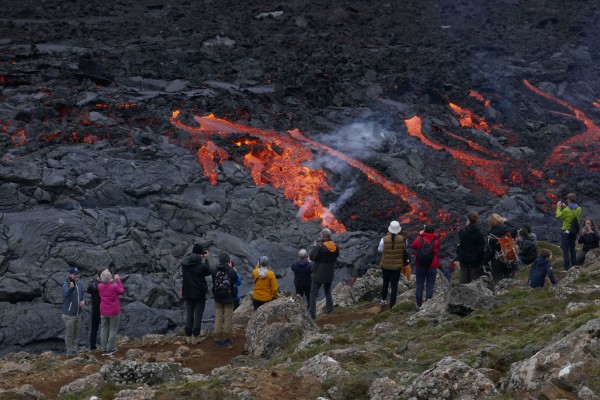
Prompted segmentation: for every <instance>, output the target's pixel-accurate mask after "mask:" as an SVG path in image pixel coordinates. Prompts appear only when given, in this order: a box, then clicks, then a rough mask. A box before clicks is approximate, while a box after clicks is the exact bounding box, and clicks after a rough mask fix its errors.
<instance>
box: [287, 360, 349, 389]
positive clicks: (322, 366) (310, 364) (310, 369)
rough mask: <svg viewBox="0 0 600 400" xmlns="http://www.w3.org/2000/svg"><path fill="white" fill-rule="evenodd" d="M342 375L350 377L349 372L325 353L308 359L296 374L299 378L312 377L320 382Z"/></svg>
mask: <svg viewBox="0 0 600 400" xmlns="http://www.w3.org/2000/svg"><path fill="white" fill-rule="evenodd" d="M340 375H349V372H348V371H346V370H344V369H343V368H342V367H341V365H340V363H339V362H337V361H336V360H335V359H333V358H332V357H330V356H329V355H327V354H325V353H321V354H317V355H316V356H314V357H312V358H310V359H308V360H307V361H305V362H304V363H303V364H302V366H301V367H300V368H299V369H298V371H297V372H296V376H297V377H300V378H306V377H310V378H313V379H316V380H318V381H319V382H326V381H327V380H328V379H331V378H334V377H336V376H340Z"/></svg>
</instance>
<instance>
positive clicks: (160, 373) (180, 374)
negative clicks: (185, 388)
mask: <svg viewBox="0 0 600 400" xmlns="http://www.w3.org/2000/svg"><path fill="white" fill-rule="evenodd" d="M100 373H101V374H102V377H103V378H104V380H105V381H108V382H112V383H115V384H117V385H132V384H140V383H144V384H147V385H150V386H154V385H160V384H163V383H174V382H182V381H184V380H185V376H186V375H192V373H193V372H192V370H190V369H189V368H183V367H182V365H181V364H179V363H158V362H156V363H142V362H137V361H130V360H124V361H112V362H109V363H107V364H104V365H103V366H102V368H100Z"/></svg>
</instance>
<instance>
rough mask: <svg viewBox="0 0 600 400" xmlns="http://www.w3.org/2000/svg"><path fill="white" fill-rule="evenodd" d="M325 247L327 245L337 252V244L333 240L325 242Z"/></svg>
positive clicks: (327, 247) (330, 250) (330, 249)
mask: <svg viewBox="0 0 600 400" xmlns="http://www.w3.org/2000/svg"><path fill="white" fill-rule="evenodd" d="M323 247H325V248H326V249H327V250H328V251H329V252H331V253H335V251H336V250H337V245H336V244H335V243H334V242H333V241H331V240H328V241H326V242H323Z"/></svg>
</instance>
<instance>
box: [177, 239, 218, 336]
mask: <svg viewBox="0 0 600 400" xmlns="http://www.w3.org/2000/svg"><path fill="white" fill-rule="evenodd" d="M208 257H209V254H208V251H207V250H205V249H204V247H203V246H202V245H201V244H198V243H196V244H194V247H193V248H192V253H191V254H189V255H188V256H187V257H186V258H185V259H184V260H183V261H182V262H181V275H182V289H181V296H182V298H183V300H184V302H185V328H184V329H185V336H186V342H187V343H188V344H198V343H199V341H200V330H201V326H202V314H204V308H205V306H206V293H207V292H208V285H207V284H206V278H205V277H206V276H209V275H210V274H211V272H212V271H211V270H210V265H209V263H208Z"/></svg>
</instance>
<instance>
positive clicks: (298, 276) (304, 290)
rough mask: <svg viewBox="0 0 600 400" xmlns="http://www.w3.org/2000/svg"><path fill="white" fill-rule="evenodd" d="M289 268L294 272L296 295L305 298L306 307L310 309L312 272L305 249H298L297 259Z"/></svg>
mask: <svg viewBox="0 0 600 400" xmlns="http://www.w3.org/2000/svg"><path fill="white" fill-rule="evenodd" d="M290 268H291V269H292V271H294V286H295V288H296V294H297V295H300V297H302V296H305V297H306V305H307V307H309V308H310V284H311V282H312V278H311V277H310V274H311V272H312V262H311V261H310V260H309V259H308V252H307V251H306V250H305V249H300V251H299V252H298V258H296V259H295V260H294V262H292V265H291V266H290Z"/></svg>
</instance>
